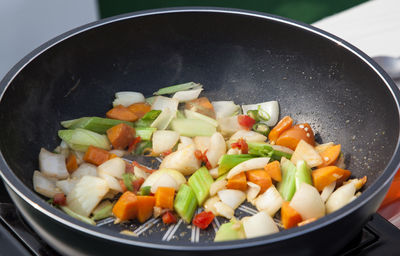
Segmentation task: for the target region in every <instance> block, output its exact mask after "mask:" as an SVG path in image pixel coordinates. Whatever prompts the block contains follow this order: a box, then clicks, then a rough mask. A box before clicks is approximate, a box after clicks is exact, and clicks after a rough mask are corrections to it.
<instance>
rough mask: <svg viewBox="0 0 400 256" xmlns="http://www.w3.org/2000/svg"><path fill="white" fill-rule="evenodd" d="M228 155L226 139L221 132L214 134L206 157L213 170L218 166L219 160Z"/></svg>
mask: <svg viewBox="0 0 400 256" xmlns="http://www.w3.org/2000/svg"><path fill="white" fill-rule="evenodd" d="M225 153H226V144H225V140H224V137H222V135H221V134H220V133H219V132H216V133H214V134H213V135H212V136H211V139H210V147H209V148H208V150H207V153H206V156H207V159H208V162H209V163H210V164H211V167H212V168H215V167H216V166H217V164H218V160H219V159H220V158H221V156H223V155H224V154H225Z"/></svg>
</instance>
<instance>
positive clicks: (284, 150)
mask: <svg viewBox="0 0 400 256" xmlns="http://www.w3.org/2000/svg"><path fill="white" fill-rule="evenodd" d="M271 147H272V148H273V149H274V150H277V151H281V152H284V153H288V154H293V150H292V149H290V148H288V147H284V146H281V145H271Z"/></svg>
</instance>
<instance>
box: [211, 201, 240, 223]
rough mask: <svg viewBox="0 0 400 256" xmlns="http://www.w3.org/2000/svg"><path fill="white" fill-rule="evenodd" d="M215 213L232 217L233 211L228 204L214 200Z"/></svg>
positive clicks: (228, 217)
mask: <svg viewBox="0 0 400 256" xmlns="http://www.w3.org/2000/svg"><path fill="white" fill-rule="evenodd" d="M214 207H215V211H216V213H217V214H216V215H219V216H222V217H225V218H227V219H232V218H233V214H234V213H235V211H234V210H233V209H232V208H231V207H230V206H228V205H226V204H224V203H223V202H216V203H214Z"/></svg>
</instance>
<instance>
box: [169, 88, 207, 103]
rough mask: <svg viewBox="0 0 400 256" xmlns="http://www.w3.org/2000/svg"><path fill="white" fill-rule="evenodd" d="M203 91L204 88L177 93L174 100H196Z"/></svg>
mask: <svg viewBox="0 0 400 256" xmlns="http://www.w3.org/2000/svg"><path fill="white" fill-rule="evenodd" d="M202 90H203V88H199V89H193V90H187V91H180V92H176V93H175V94H174V96H172V98H173V99H177V100H178V101H179V102H186V101H190V100H194V99H197V98H198V97H199V95H200V93H201V91H202Z"/></svg>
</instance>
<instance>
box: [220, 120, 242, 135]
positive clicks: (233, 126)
mask: <svg viewBox="0 0 400 256" xmlns="http://www.w3.org/2000/svg"><path fill="white" fill-rule="evenodd" d="M217 121H218V125H219V130H220V132H221V134H222V135H223V136H226V137H228V136H232V134H234V133H235V132H237V131H239V130H244V128H243V127H242V126H241V125H240V124H239V121H238V117H237V116H230V117H222V118H218V119H217Z"/></svg>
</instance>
